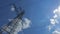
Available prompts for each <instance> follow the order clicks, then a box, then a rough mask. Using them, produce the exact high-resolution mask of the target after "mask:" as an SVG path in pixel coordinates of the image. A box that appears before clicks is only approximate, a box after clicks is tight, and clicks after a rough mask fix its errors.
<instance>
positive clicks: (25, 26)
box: [23, 18, 31, 29]
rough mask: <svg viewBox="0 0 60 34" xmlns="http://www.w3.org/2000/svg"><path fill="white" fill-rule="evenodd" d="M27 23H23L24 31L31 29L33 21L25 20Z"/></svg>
mask: <svg viewBox="0 0 60 34" xmlns="http://www.w3.org/2000/svg"><path fill="white" fill-rule="evenodd" d="M24 20H25V22H24V23H23V29H26V28H29V27H30V24H31V20H29V19H27V18H25V19H24Z"/></svg>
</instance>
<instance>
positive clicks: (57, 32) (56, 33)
mask: <svg viewBox="0 0 60 34" xmlns="http://www.w3.org/2000/svg"><path fill="white" fill-rule="evenodd" d="M52 34H60V31H58V30H55V31H53V32H52Z"/></svg>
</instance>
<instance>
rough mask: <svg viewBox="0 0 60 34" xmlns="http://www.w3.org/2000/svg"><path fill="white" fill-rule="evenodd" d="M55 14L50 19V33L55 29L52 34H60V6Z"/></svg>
mask: <svg viewBox="0 0 60 34" xmlns="http://www.w3.org/2000/svg"><path fill="white" fill-rule="evenodd" d="M53 14H54V16H52V18H50V24H49V26H48V30H49V31H50V30H51V29H54V31H53V32H52V34H60V31H59V30H57V29H58V28H57V24H59V21H58V19H60V18H59V17H60V6H59V7H58V8H57V9H55V10H54V11H53ZM54 27H56V28H54ZM58 27H59V26H58ZM59 29H60V28H59Z"/></svg>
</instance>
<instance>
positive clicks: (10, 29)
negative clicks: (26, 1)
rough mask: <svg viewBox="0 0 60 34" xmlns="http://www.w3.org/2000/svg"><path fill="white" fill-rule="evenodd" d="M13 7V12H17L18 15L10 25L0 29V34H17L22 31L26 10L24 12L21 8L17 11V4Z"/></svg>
mask: <svg viewBox="0 0 60 34" xmlns="http://www.w3.org/2000/svg"><path fill="white" fill-rule="evenodd" d="M12 7H13V8H12V10H15V11H16V13H17V14H18V15H17V16H16V17H15V18H14V19H13V20H11V21H10V22H9V23H8V24H6V25H4V26H2V27H1V28H0V34H3V33H4V32H6V33H7V34H17V32H19V31H20V30H21V29H22V25H23V24H22V17H23V15H24V10H22V9H21V8H20V9H17V7H16V6H15V4H13V5H12ZM20 10H21V12H20ZM17 29H19V30H17Z"/></svg>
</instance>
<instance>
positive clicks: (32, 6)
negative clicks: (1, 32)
mask: <svg viewBox="0 0 60 34" xmlns="http://www.w3.org/2000/svg"><path fill="white" fill-rule="evenodd" d="M12 3H15V4H16V6H17V7H20V6H21V7H22V8H23V9H24V10H25V16H24V17H27V18H29V19H30V20H31V21H32V25H31V27H30V28H28V29H25V30H23V32H24V34H52V33H51V32H52V31H51V32H49V31H48V29H47V28H46V27H47V26H48V25H49V24H50V21H49V19H50V18H51V17H52V16H53V15H54V14H53V13H52V12H53V10H54V9H55V8H57V7H58V6H59V5H60V0H0V26H2V25H3V24H6V23H8V22H9V21H8V19H11V18H14V17H15V16H16V14H15V12H12V11H11V10H10V4H12ZM20 33H22V32H19V34H20Z"/></svg>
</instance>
